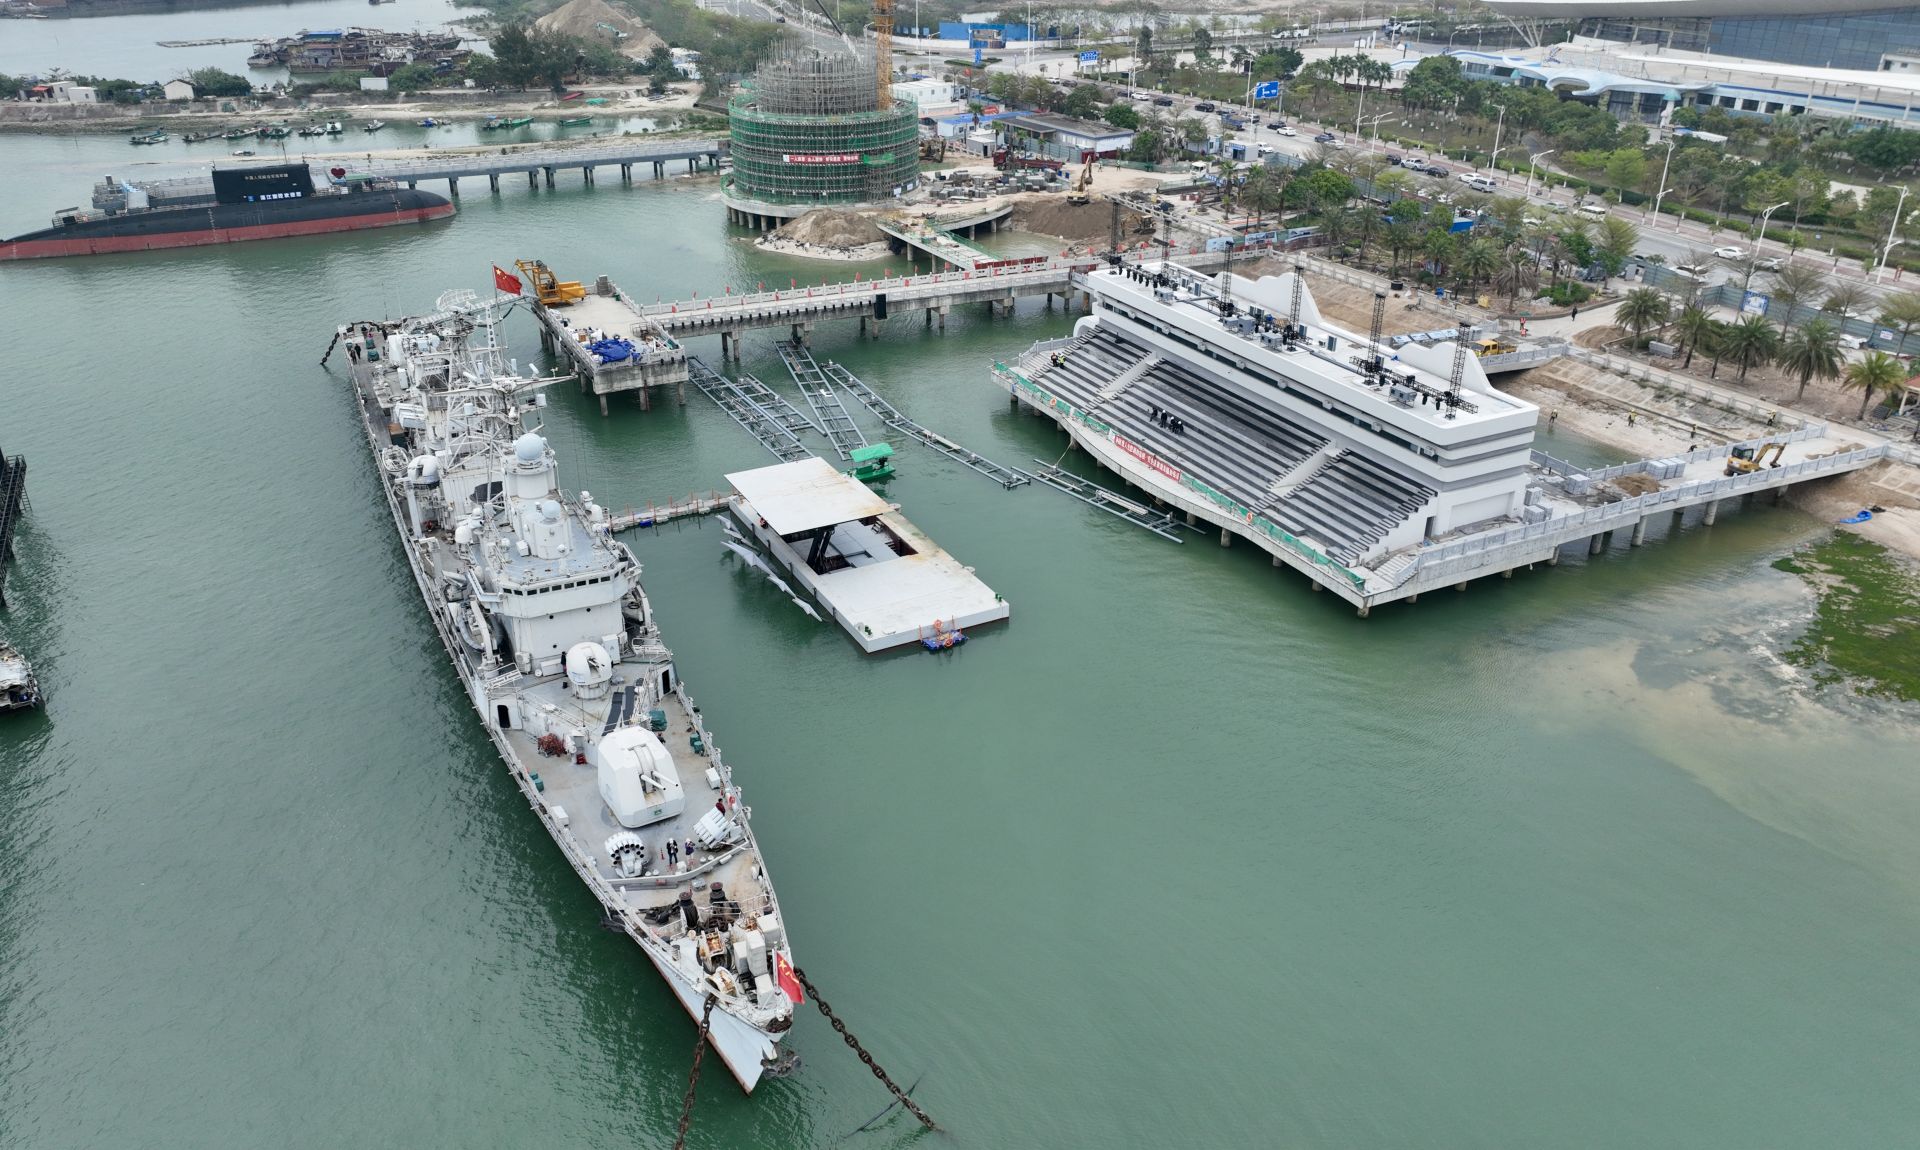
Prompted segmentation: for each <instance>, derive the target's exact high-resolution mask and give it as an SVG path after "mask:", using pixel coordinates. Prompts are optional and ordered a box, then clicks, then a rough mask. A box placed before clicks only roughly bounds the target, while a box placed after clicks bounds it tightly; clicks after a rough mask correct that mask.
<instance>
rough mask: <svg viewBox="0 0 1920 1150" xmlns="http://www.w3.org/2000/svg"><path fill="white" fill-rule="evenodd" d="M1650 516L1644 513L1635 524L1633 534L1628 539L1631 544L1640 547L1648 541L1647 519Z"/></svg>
mask: <svg viewBox="0 0 1920 1150" xmlns="http://www.w3.org/2000/svg"><path fill="white" fill-rule="evenodd" d="M1649 518H1650V516H1646V515H1642V516H1641V517H1640V519H1639V521H1638V522H1636V523H1635V524H1634V525H1633V535H1632V536H1630V537H1629V538H1628V539H1627V544H1628V545H1629V546H1632V547H1638V546H1640V545H1641V544H1642V543H1645V542H1646V541H1647V520H1648V519H1649Z"/></svg>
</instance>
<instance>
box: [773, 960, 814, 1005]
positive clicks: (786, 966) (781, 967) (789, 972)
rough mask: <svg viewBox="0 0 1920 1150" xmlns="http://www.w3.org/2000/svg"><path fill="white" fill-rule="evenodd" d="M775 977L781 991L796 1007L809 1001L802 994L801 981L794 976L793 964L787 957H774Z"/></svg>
mask: <svg viewBox="0 0 1920 1150" xmlns="http://www.w3.org/2000/svg"><path fill="white" fill-rule="evenodd" d="M773 976H774V978H775V979H777V980H778V981H779V983H780V989H781V990H783V991H785V992H786V994H787V997H788V998H791V999H792V1000H793V1004H794V1005H795V1006H798V1005H800V1004H801V1003H803V1002H805V1001H806V1000H807V996H806V995H804V994H802V993H800V980H799V979H797V978H795V977H794V976H793V964H792V963H790V962H788V961H787V956H786V955H784V954H776V955H774V956H773Z"/></svg>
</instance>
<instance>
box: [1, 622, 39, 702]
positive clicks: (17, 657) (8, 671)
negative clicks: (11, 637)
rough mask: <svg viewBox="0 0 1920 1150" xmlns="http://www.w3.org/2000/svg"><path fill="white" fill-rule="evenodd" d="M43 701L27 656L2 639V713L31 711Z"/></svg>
mask: <svg viewBox="0 0 1920 1150" xmlns="http://www.w3.org/2000/svg"><path fill="white" fill-rule="evenodd" d="M42 701H43V699H42V697H41V694H40V684H39V682H38V681H36V680H35V679H34V677H33V667H32V666H30V665H29V664H28V663H27V657H26V656H25V655H22V654H21V653H20V652H18V651H16V650H14V649H13V645H12V644H11V643H8V642H7V641H6V640H5V639H0V714H5V713H6V712H8V711H30V710H32V709H33V708H35V707H37V706H39V705H40V704H41V702H42Z"/></svg>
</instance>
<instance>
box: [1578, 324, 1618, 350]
mask: <svg viewBox="0 0 1920 1150" xmlns="http://www.w3.org/2000/svg"><path fill="white" fill-rule="evenodd" d="M1626 334H1627V329H1626V328H1624V327H1615V326H1612V325H1609V326H1607V327H1590V328H1588V329H1586V330H1585V331H1582V332H1576V333H1574V337H1573V342H1574V343H1575V344H1577V345H1578V346H1580V347H1605V346H1607V345H1608V344H1610V343H1612V342H1613V341H1614V340H1616V339H1621V338H1623V337H1624V336H1625V335H1626Z"/></svg>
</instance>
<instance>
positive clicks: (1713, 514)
mask: <svg viewBox="0 0 1920 1150" xmlns="http://www.w3.org/2000/svg"><path fill="white" fill-rule="evenodd" d="M1719 517H1720V501H1719V500H1718V499H1715V500H1713V501H1711V502H1709V503H1708V504H1707V514H1706V517H1705V518H1704V519H1702V520H1700V522H1702V523H1704V524H1706V525H1707V526H1708V527H1712V526H1713V521H1714V520H1715V519H1717V518H1719Z"/></svg>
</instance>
